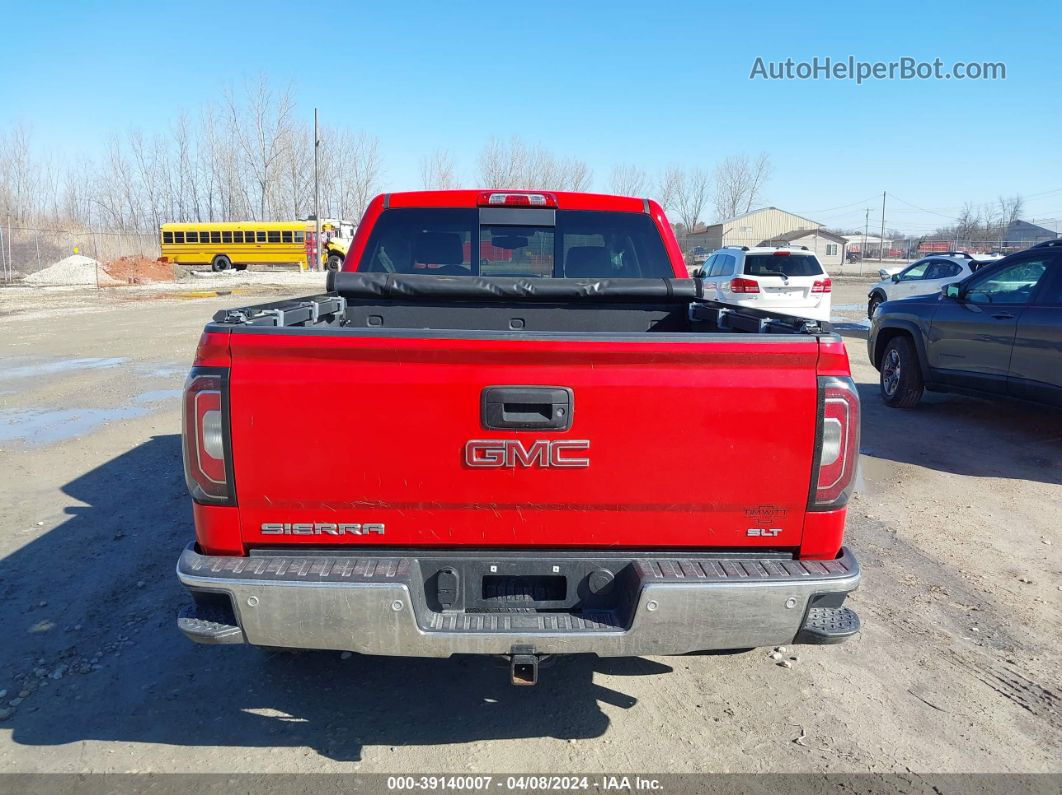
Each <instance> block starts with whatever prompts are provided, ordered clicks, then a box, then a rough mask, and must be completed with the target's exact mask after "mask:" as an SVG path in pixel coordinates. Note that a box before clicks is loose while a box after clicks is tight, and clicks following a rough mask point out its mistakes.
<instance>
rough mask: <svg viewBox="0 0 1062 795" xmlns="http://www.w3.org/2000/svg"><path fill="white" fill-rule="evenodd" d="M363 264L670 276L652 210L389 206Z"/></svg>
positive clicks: (478, 272)
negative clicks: (390, 208)
mask: <svg viewBox="0 0 1062 795" xmlns="http://www.w3.org/2000/svg"><path fill="white" fill-rule="evenodd" d="M358 270H359V271H362V272H369V273H428V274H431V273H435V274H439V275H458V276H462V275H463V276H513V277H522V278H551V277H564V276H567V277H575V278H670V277H672V276H673V275H674V271H673V269H672V266H671V261H670V259H669V258H668V256H667V251H666V249H665V248H664V242H663V240H662V239H661V237H660V233H659V231H658V230H657V228H656V226H655V224H654V223H653V220H652V218H651V217H650V216H648V215H643V214H639V213H621V212H590V211H579V210H551V209H550V210H546V209H537V208H536V209H524V208H521V209H510V208H477V209H473V208H469V209H449V208H424V209H420V208H411V209H393V210H387V211H386V212H384V213H383V214H382V215H381V216H380V218H379V220H378V221H377V222H376V224H375V226H374V228H373V231H372V234H371V235H370V237H369V240H368V243H367V245H366V247H365V253H364V255H363V256H362V259H361V262H360V263H359V265H358Z"/></svg>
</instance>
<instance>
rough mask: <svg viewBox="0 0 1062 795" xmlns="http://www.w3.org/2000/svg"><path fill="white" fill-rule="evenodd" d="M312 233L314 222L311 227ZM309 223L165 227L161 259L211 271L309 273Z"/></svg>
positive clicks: (203, 224) (222, 222) (230, 223)
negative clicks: (257, 268) (289, 267)
mask: <svg viewBox="0 0 1062 795" xmlns="http://www.w3.org/2000/svg"><path fill="white" fill-rule="evenodd" d="M309 229H310V230H311V231H312V229H313V222H312V221H311V222H310V224H309ZM306 232H307V222H306V221H261V222H259V221H207V222H204V223H181V224H162V226H161V228H160V229H159V245H160V247H161V249H162V258H163V260H165V261H168V262H177V263H180V264H181V265H209V266H210V267H211V269H212V270H215V271H223V270H226V269H228V268H235V269H236V270H241V271H242V270H245V269H246V268H247V266H248V265H282V264H295V265H298V266H299V267H300V268H301V269H302V270H306V267H307V262H306Z"/></svg>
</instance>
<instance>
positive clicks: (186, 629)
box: [177, 604, 244, 643]
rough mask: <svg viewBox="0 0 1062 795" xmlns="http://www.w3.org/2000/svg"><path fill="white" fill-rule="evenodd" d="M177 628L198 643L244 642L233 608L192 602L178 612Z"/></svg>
mask: <svg viewBox="0 0 1062 795" xmlns="http://www.w3.org/2000/svg"><path fill="white" fill-rule="evenodd" d="M177 628H178V629H180V630H181V632H183V633H184V634H185V635H187V636H188V637H189V638H191V639H193V640H194V641H195V642H196V643H243V642H244V637H243V630H242V629H240V628H239V627H238V626H237V625H236V616H234V615H233V613H232V610H224V609H221V608H214V607H205V606H203V605H196V604H190V605H186V606H185V607H182V608H181V610H180V612H178V613H177Z"/></svg>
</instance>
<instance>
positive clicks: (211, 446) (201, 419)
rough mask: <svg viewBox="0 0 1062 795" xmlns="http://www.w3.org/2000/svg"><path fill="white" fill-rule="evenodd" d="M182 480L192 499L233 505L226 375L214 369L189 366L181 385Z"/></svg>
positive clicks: (234, 498)
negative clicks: (189, 369)
mask: <svg viewBox="0 0 1062 795" xmlns="http://www.w3.org/2000/svg"><path fill="white" fill-rule="evenodd" d="M183 408H184V412H183V414H184V418H183V419H184V424H183V431H184V432H183V434H182V445H181V446H182V448H183V451H184V479H185V482H186V483H187V484H188V491H190V492H191V494H192V498H193V499H194V500H195V501H196V502H199V503H209V504H211V505H235V504H236V491H235V489H234V488H233V478H232V442H231V439H230V436H229V376H228V370H227V369H225V368H218V367H193V368H192V371H191V372H190V373H189V374H188V380H187V381H186V382H185V385H184V403H183Z"/></svg>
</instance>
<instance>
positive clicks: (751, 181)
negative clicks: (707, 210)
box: [714, 153, 772, 220]
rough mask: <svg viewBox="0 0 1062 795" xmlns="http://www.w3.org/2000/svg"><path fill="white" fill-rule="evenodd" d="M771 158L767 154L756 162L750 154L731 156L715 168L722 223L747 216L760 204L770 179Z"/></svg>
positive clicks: (716, 191) (718, 211)
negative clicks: (736, 217) (754, 206)
mask: <svg viewBox="0 0 1062 795" xmlns="http://www.w3.org/2000/svg"><path fill="white" fill-rule="evenodd" d="M771 171H772V166H771V159H770V157H768V155H767V154H766V153H762V154H760V156H759V157H758V158H756V160H755V161H752V160H750V159H749V157H748V155H730V156H729V157H727V158H725V159H724V160H722V161H720V162H719V164H718V165H717V166H716V167H715V197H714V198H715V212H716V215H717V216H718V218H719V220H722V219H724V218H732V217H734V216H735V215H740V214H741V213H746V212H748V211H749V210H750V209H752V205H753V204H755V203H757V202H758V201H759V199H760V196H761V194H762V192H763V188H764V185H765V184H766V182H767V180H768V179H770V176H771Z"/></svg>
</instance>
